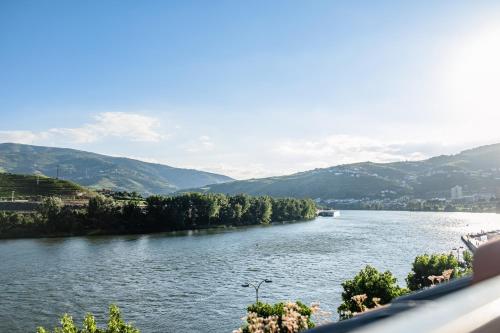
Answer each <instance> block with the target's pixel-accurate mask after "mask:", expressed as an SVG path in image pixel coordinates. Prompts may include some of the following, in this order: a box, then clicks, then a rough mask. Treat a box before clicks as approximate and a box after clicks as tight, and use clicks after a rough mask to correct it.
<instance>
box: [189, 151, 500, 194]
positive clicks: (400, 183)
mask: <svg viewBox="0 0 500 333" xmlns="http://www.w3.org/2000/svg"><path fill="white" fill-rule="evenodd" d="M455 185H460V186H462V187H463V190H464V194H474V193H491V194H495V193H496V191H497V189H498V188H500V144H495V145H489V146H483V147H479V148H475V149H470V150H466V151H463V152H461V153H459V154H456V155H443V156H438V157H433V158H430V159H428V160H423V161H415V162H395V163H372V162H363V163H355V164H345V165H339V166H334V167H329V168H324V169H315V170H311V171H306V172H300V173H296V174H293V175H289V176H281V177H269V178H261V179H250V180H243V181H233V182H228V183H224V184H214V185H210V186H205V187H201V188H197V189H194V191H203V192H220V193H228V194H235V193H247V194H252V195H265V194H267V195H271V196H280V197H281V196H291V197H297V198H302V197H310V198H321V199H323V200H326V199H362V198H370V199H380V198H398V197H401V196H404V195H408V196H411V197H415V198H424V199H428V198H435V197H442V198H447V197H449V196H450V189H451V188H452V187H454V186H455Z"/></svg>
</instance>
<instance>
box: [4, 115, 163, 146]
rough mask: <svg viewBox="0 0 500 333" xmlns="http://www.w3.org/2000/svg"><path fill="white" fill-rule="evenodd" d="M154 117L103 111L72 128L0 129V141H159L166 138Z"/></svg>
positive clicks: (39, 142)
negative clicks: (109, 139)
mask: <svg viewBox="0 0 500 333" xmlns="http://www.w3.org/2000/svg"><path fill="white" fill-rule="evenodd" d="M158 127H159V121H158V119H156V118H153V117H148V116H144V115H141V114H135V113H125V112H104V113H100V114H98V115H96V116H95V117H94V121H93V122H92V123H88V124H84V125H82V126H81V127H74V128H51V129H48V130H46V131H39V132H35V131H0V141H5V142H17V143H30V144H33V143H38V144H43V143H46V142H59V143H60V142H64V143H66V142H69V143H75V144H82V143H92V142H96V141H100V140H103V139H105V138H110V137H112V138H122V139H126V140H130V141H137V142H159V141H161V140H163V139H165V138H167V136H166V135H163V134H161V133H159V132H158V130H157V128H158Z"/></svg>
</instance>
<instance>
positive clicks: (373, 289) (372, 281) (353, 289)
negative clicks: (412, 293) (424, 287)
mask: <svg viewBox="0 0 500 333" xmlns="http://www.w3.org/2000/svg"><path fill="white" fill-rule="evenodd" d="M342 288H344V291H343V292H342V300H343V303H342V304H341V305H340V306H339V307H338V308H337V312H338V313H339V315H340V319H341V320H342V319H347V318H350V317H351V316H352V314H353V313H355V312H359V311H360V304H359V302H357V300H356V296H360V295H366V298H365V300H363V302H362V303H363V304H362V305H363V306H365V307H366V308H373V307H375V306H377V305H379V304H380V305H383V304H387V303H389V302H390V301H391V300H392V299H394V298H395V297H398V296H401V295H403V294H405V293H407V290H406V289H405V288H401V287H400V286H398V285H397V279H396V278H395V277H394V275H392V273H391V272H390V271H385V272H383V273H382V272H379V271H378V270H377V269H375V268H374V267H372V266H369V265H367V266H366V267H365V268H363V269H362V270H361V271H360V272H359V273H358V274H356V276H355V277H354V278H353V279H352V280H347V281H345V282H343V283H342Z"/></svg>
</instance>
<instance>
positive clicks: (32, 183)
mask: <svg viewBox="0 0 500 333" xmlns="http://www.w3.org/2000/svg"><path fill="white" fill-rule="evenodd" d="M12 191H15V197H16V198H19V197H33V196H59V197H65V196H76V195H78V194H79V193H83V192H86V190H85V189H84V188H82V187H81V186H79V185H77V184H75V183H72V182H69V181H66V180H59V179H54V178H49V177H43V176H39V177H37V176H34V175H15V174H9V173H0V197H9V198H10V197H11V195H12Z"/></svg>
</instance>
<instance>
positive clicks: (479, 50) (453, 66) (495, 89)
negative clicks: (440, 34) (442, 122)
mask: <svg viewBox="0 0 500 333" xmlns="http://www.w3.org/2000/svg"><path fill="white" fill-rule="evenodd" d="M445 68H446V69H447V70H446V74H445V77H446V79H445V89H446V94H447V99H448V101H449V103H450V111H451V113H452V114H453V115H454V116H455V117H459V118H463V117H464V116H466V117H468V118H469V117H471V116H473V117H485V118H489V119H487V120H488V121H491V120H493V119H491V118H494V119H498V118H500V112H499V111H500V110H499V107H500V93H499V87H500V24H498V23H495V24H490V25H485V26H483V27H482V28H480V29H478V30H477V31H475V32H474V33H472V34H470V35H468V36H466V37H465V38H463V39H462V40H461V42H460V43H458V44H457V45H456V46H455V47H454V48H453V49H452V52H451V54H450V56H449V63H448V64H447V65H446V66H445ZM485 120H486V119H485Z"/></svg>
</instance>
